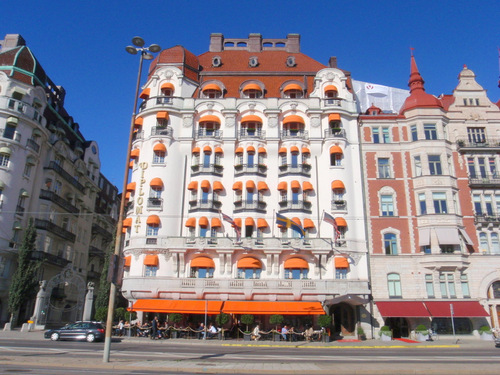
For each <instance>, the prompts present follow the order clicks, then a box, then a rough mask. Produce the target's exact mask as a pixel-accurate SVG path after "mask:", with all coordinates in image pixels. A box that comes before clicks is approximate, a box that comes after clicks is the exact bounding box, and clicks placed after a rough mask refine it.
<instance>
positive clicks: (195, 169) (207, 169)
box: [191, 164, 224, 176]
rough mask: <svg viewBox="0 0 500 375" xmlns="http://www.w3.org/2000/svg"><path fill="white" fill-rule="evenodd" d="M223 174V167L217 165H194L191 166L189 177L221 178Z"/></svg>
mask: <svg viewBox="0 0 500 375" xmlns="http://www.w3.org/2000/svg"><path fill="white" fill-rule="evenodd" d="M223 172H224V167H223V166H222V165H219V164H210V165H204V164H195V165H192V166H191V176H197V175H200V174H214V175H216V176H222V173H223Z"/></svg>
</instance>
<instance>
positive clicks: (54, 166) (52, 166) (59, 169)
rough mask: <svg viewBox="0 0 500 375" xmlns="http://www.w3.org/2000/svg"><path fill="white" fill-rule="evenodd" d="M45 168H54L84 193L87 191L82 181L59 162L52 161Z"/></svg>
mask: <svg viewBox="0 0 500 375" xmlns="http://www.w3.org/2000/svg"><path fill="white" fill-rule="evenodd" d="M45 169H52V170H54V171H55V172H57V173H58V174H59V175H60V176H61V177H62V178H64V179H65V180H66V181H68V182H69V183H70V184H71V185H73V186H74V187H75V188H77V189H78V190H80V191H81V192H82V193H84V192H85V188H84V187H83V185H82V184H81V183H79V182H78V181H77V180H76V179H75V178H74V177H73V176H72V175H70V174H69V173H68V172H66V171H65V170H64V169H63V168H62V167H61V166H60V165H59V164H57V163H56V162H55V161H51V162H50V163H49V166H48V167H45Z"/></svg>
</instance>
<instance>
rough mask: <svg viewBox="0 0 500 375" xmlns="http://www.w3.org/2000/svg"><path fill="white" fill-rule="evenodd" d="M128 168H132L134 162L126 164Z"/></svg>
mask: <svg viewBox="0 0 500 375" xmlns="http://www.w3.org/2000/svg"><path fill="white" fill-rule="evenodd" d="M128 167H129V168H134V161H133V160H132V161H130V162H129V163H128Z"/></svg>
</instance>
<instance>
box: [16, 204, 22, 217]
mask: <svg viewBox="0 0 500 375" xmlns="http://www.w3.org/2000/svg"><path fill="white" fill-rule="evenodd" d="M16 215H19V216H23V215H24V207H23V206H20V205H17V206H16Z"/></svg>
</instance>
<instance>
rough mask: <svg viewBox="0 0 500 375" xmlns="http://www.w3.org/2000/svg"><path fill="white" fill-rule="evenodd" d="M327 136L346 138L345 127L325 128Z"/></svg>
mask: <svg viewBox="0 0 500 375" xmlns="http://www.w3.org/2000/svg"><path fill="white" fill-rule="evenodd" d="M325 138H345V129H342V128H329V129H325Z"/></svg>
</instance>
